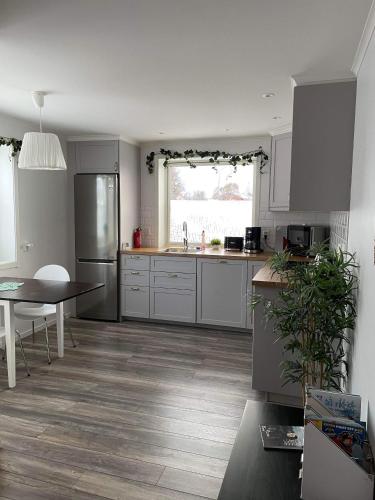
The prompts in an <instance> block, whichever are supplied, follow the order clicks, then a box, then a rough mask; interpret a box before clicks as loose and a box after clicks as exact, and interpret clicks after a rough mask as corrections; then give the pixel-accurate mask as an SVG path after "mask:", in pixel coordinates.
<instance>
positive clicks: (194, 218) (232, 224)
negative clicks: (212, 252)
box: [168, 164, 254, 243]
mask: <svg viewBox="0 0 375 500" xmlns="http://www.w3.org/2000/svg"><path fill="white" fill-rule="evenodd" d="M253 187H254V167H253V165H245V166H243V165H241V166H238V167H237V172H236V173H234V172H233V167H232V166H231V165H224V164H223V165H217V168H216V170H214V169H213V168H212V167H211V166H210V165H207V164H206V165H197V166H196V168H190V167H189V166H188V165H186V164H181V165H178V164H174V165H170V166H169V167H168V236H169V243H180V242H182V241H183V232H182V223H183V221H186V222H187V224H188V239H189V242H190V243H199V242H200V241H201V235H202V231H203V230H204V231H205V234H206V242H207V243H209V242H210V241H211V239H213V238H220V239H221V241H222V242H224V236H243V235H244V233H245V227H247V226H252V225H253V219H254V216H253V198H254V196H253V194H254V193H253V191H254V190H253Z"/></svg>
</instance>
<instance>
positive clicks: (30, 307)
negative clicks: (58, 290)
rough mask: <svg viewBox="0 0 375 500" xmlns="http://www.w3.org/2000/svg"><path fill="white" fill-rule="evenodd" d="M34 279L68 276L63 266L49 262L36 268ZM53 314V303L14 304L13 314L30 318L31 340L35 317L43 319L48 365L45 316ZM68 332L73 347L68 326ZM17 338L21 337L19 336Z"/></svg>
mask: <svg viewBox="0 0 375 500" xmlns="http://www.w3.org/2000/svg"><path fill="white" fill-rule="evenodd" d="M34 279H38V280H54V281H70V276H69V273H68V271H67V270H66V269H65V268H64V267H62V266H57V265H55V264H51V265H48V266H44V267H41V268H40V269H38V271H37V272H36V273H35V274H34ZM55 314H56V306H55V305H54V304H36V303H29V302H19V303H17V304H15V306H14V315H15V316H16V318H19V319H23V320H26V321H27V320H30V321H31V322H32V333H33V342H34V335H35V321H36V320H37V319H44V329H45V336H46V348H47V357H48V364H49V365H50V364H51V356H50V348H49V339H48V325H47V318H48V317H50V316H53V315H55ZM16 333H17V335H19V331H18V330H16ZM69 333H70V338H71V340H72V344H73V347H76V344H75V342H74V338H73V333H72V331H71V329H70V328H69ZM19 338H21V337H20V336H19Z"/></svg>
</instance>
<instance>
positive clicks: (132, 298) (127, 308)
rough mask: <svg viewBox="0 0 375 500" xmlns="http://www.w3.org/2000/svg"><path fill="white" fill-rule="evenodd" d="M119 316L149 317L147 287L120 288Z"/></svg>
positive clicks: (148, 289)
mask: <svg viewBox="0 0 375 500" xmlns="http://www.w3.org/2000/svg"><path fill="white" fill-rule="evenodd" d="M121 316H134V317H137V318H149V317H150V288H149V287H148V286H147V287H146V286H121Z"/></svg>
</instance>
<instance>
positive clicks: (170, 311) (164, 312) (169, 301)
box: [150, 288, 196, 323]
mask: <svg viewBox="0 0 375 500" xmlns="http://www.w3.org/2000/svg"><path fill="white" fill-rule="evenodd" d="M195 301H196V294H195V291H193V290H178V289H174V288H150V318H154V319H165V320H169V321H182V322H188V323H195V320H196V317H195Z"/></svg>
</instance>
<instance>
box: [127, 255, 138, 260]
mask: <svg viewBox="0 0 375 500" xmlns="http://www.w3.org/2000/svg"><path fill="white" fill-rule="evenodd" d="M130 258H131V259H136V260H138V259H140V258H141V257H140V255H131V256H130Z"/></svg>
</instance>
